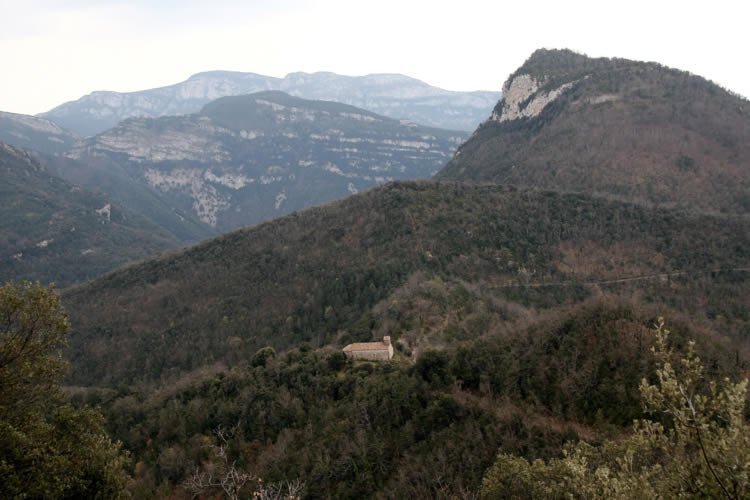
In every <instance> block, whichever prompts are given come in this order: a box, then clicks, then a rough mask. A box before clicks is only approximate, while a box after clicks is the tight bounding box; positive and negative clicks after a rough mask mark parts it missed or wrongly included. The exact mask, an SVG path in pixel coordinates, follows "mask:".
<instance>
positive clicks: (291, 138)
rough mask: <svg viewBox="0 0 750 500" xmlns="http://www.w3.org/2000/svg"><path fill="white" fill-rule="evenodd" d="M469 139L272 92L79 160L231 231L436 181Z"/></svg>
mask: <svg viewBox="0 0 750 500" xmlns="http://www.w3.org/2000/svg"><path fill="white" fill-rule="evenodd" d="M465 138H466V135H465V134H464V133H462V132H451V131H445V130H440V129H432V128H427V127H422V126H419V125H416V124H414V123H411V122H407V121H398V120H393V119H390V118H386V117H383V116H380V115H377V114H375V113H371V112H369V111H365V110H362V109H359V108H355V107H352V106H347V105H343V104H338V103H332V102H323V101H307V100H303V99H299V98H295V97H292V96H289V95H287V94H284V93H282V92H278V91H271V92H261V93H257V94H253V95H250V96H237V97H227V98H222V99H219V100H217V101H214V102H212V103H211V104H209V105H207V106H205V107H204V109H203V110H202V111H201V112H200V113H198V114H194V115H188V116H181V117H163V118H157V119H150V118H134V119H129V120H126V121H124V122H123V123H121V124H120V125H119V126H117V127H116V128H114V129H112V130H109V131H107V132H105V133H103V134H100V135H98V136H95V137H93V138H91V139H89V140H87V141H85V142H84V143H83V145H82V146H80V147H78V148H76V149H75V150H73V152H72V153H71V154H70V156H72V157H73V158H76V159H79V160H82V161H84V162H96V161H101V158H106V159H107V160H108V161H110V162H112V163H115V164H117V165H118V166H119V168H122V169H124V170H125V171H127V172H128V174H129V175H130V176H131V178H134V179H137V180H138V181H140V182H142V183H144V184H147V185H148V186H149V187H150V188H151V189H152V190H154V191H156V192H158V193H159V194H160V196H162V197H163V198H165V199H167V200H168V202H169V203H170V204H171V205H173V206H175V207H176V208H177V209H179V210H185V211H189V212H191V213H192V214H194V215H195V216H197V217H198V218H199V219H200V220H201V221H203V223H205V224H206V225H208V226H210V227H211V228H213V229H214V230H217V231H224V230H227V229H231V228H235V227H238V226H242V225H247V224H253V223H257V222H260V221H263V220H267V219H271V218H274V217H277V216H279V215H282V214H285V213H289V212H292V211H294V210H299V209H301V208H305V207H308V206H311V205H316V204H320V203H324V202H327V201H330V200H333V199H336V198H341V197H344V196H348V195H350V194H353V193H356V192H358V191H361V190H363V189H368V188H370V187H372V186H375V185H377V184H381V183H384V182H387V181H391V180H397V179H416V178H426V177H430V176H431V175H433V174H434V173H435V172H437V171H438V170H439V169H440V168H441V167H442V166H443V165H444V164H445V162H446V161H447V160H448V159H449V158H450V157H451V155H452V154H453V151H455V149H456V148H457V147H458V145H459V144H461V143H462V142H463V141H464V140H465Z"/></svg>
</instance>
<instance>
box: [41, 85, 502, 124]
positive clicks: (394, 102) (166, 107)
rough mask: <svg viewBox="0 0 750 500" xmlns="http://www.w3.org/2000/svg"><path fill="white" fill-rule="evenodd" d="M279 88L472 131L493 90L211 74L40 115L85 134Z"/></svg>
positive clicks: (96, 97)
mask: <svg viewBox="0 0 750 500" xmlns="http://www.w3.org/2000/svg"><path fill="white" fill-rule="evenodd" d="M263 90H282V91H284V92H286V93H288V94H291V95H294V96H298V97H302V98H306V99H316V100H329V101H337V102H342V103H345V104H350V105H353V106H357V107H361V108H364V109H367V110H370V111H374V112H376V113H379V114H382V115H385V116H389V117H392V118H398V119H409V120H412V121H415V122H417V123H421V124H425V125H428V126H432V127H438V128H446V129H455V130H466V131H471V130H473V129H474V128H476V126H477V124H479V122H480V121H482V120H484V119H486V118H487V116H488V115H489V113H490V110H491V109H492V106H493V105H494V103H495V102H496V101H497V99H498V97H499V94H498V93H497V92H481V91H479V92H451V91H448V90H443V89H439V88H436V87H432V86H430V85H427V84H426V83H424V82H421V81H419V80H415V79H413V78H409V77H407V76H403V75H387V74H386V75H368V76H362V77H350V76H342V75H337V74H334V73H291V74H289V75H287V76H286V77H284V78H283V79H282V78H273V77H269V76H263V75H256V74H253V73H236V72H228V71H214V72H207V73H199V74H197V75H194V76H192V77H190V78H189V79H188V80H186V81H184V82H181V83H178V84H175V85H170V86H168V87H161V88H157V89H151V90H144V91H139V92H130V93H119V92H93V93H91V94H89V95H87V96H84V97H82V98H81V99H78V100H77V101H72V102H68V103H65V104H62V105H61V106H58V107H56V108H54V109H52V110H51V111H49V112H47V113H44V114H43V115H42V116H43V117H45V118H47V119H50V120H52V121H54V122H55V123H58V124H60V125H62V126H64V127H66V128H69V129H70V130H75V131H76V132H78V133H79V134H81V135H84V136H90V135H94V134H96V133H99V132H103V131H104V130H106V129H109V128H111V127H114V126H115V125H116V124H117V123H118V122H120V121H122V120H124V119H126V118H131V117H136V116H140V117H159V116H166V115H180V114H189V113H195V112H197V111H199V110H200V109H201V107H202V106H203V105H205V104H207V103H208V102H210V101H213V100H215V99H218V98H220V97H226V96H234V95H242V94H250V93H254V92H259V91H263Z"/></svg>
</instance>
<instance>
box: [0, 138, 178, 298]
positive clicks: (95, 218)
mask: <svg viewBox="0 0 750 500" xmlns="http://www.w3.org/2000/svg"><path fill="white" fill-rule="evenodd" d="M0 198H1V199H2V204H0V283H4V282H5V281H8V280H19V279H30V280H39V281H41V282H43V283H49V282H52V281H54V282H56V283H57V284H58V285H59V286H61V287H64V286H67V285H70V284H73V283H77V282H81V281H85V280H88V279H91V278H93V277H96V276H100V275H101V274H103V273H105V272H107V271H111V270H112V269H114V268H116V267H118V266H121V265H123V264H125V263H127V262H131V261H133V260H138V259H142V258H144V257H147V256H152V255H155V254H158V253H159V252H160V251H163V250H165V249H167V248H174V247H176V246H178V245H179V241H178V240H177V239H176V238H175V237H173V236H172V235H170V234H168V233H167V232H165V231H162V230H161V229H160V228H159V227H158V226H156V225H155V224H153V223H151V222H150V221H148V220H146V219H144V218H143V217H140V216H138V215H136V214H134V213H131V212H129V211H127V210H124V209H122V208H121V207H120V205H119V204H116V203H114V202H112V200H111V199H109V198H108V197H107V196H105V195H102V194H99V193H92V192H90V191H87V190H85V189H82V188H80V187H77V186H74V185H72V184H69V183H67V182H66V181H64V180H63V179H61V178H59V177H56V176H54V175H52V174H51V173H50V172H49V171H48V170H47V169H45V168H44V167H43V166H42V165H40V164H39V163H38V162H37V161H36V160H35V159H34V158H32V157H31V156H30V155H29V154H28V153H26V152H24V151H22V150H19V149H16V148H13V147H11V146H8V145H6V144H3V143H0Z"/></svg>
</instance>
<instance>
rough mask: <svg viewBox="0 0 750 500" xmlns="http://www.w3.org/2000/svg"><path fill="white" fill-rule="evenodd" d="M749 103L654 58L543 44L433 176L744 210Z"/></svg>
mask: <svg viewBox="0 0 750 500" xmlns="http://www.w3.org/2000/svg"><path fill="white" fill-rule="evenodd" d="M748 165H750V103H748V101H747V100H746V99H743V98H741V97H739V96H737V95H735V94H732V93H731V92H729V91H727V90H725V89H722V88H721V87H719V86H718V85H716V84H714V83H711V82H710V81H708V80H706V79H704V78H701V77H699V76H696V75H692V74H689V73H686V72H683V71H678V70H674V69H670V68H666V67H664V66H661V65H659V64H656V63H643V62H636V61H629V60H625V59H608V58H600V59H592V58H588V57H586V56H584V55H581V54H576V53H574V52H571V51H567V50H538V51H536V52H534V54H533V55H532V56H531V57H530V58H529V59H528V60H527V61H526V63H525V64H524V65H523V66H521V67H520V68H519V69H518V70H516V71H515V72H514V73H513V74H512V75H511V76H510V77H509V78H508V80H507V81H506V83H505V86H504V89H503V98H502V100H501V101H500V102H499V103H498V104H497V106H496V107H495V111H494V112H493V114H492V117H491V118H490V119H489V120H487V121H486V122H484V123H483V124H482V125H481V126H480V127H479V129H478V130H477V131H476V133H475V134H474V135H473V136H472V137H471V139H470V140H469V141H467V142H466V143H465V144H464V145H463V146H461V148H460V149H459V150H458V152H457V153H456V155H455V157H454V158H453V160H452V161H451V162H450V163H449V164H448V165H447V166H446V167H445V169H444V170H443V171H441V172H440V173H439V174H438V175H437V176H436V178H437V179H440V180H462V181H482V182H495V183H500V184H506V185H517V186H528V187H535V188H541V189H554V190H566V191H580V192H586V193H592V194H600V195H607V196H611V197H616V198H618V199H624V200H629V201H635V202H640V203H648V204H652V205H660V206H676V207H682V208H689V209H692V210H704V211H715V212H729V213H743V214H746V213H748V210H750V169H748Z"/></svg>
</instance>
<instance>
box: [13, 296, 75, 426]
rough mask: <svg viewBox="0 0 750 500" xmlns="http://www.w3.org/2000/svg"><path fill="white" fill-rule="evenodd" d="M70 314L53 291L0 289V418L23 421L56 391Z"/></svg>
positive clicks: (61, 370) (61, 373) (60, 374)
mask: <svg viewBox="0 0 750 500" xmlns="http://www.w3.org/2000/svg"><path fill="white" fill-rule="evenodd" d="M68 329H69V326H68V318H67V316H66V314H65V312H64V311H63V309H62V306H61V305H60V297H59V296H58V295H57V293H55V291H54V289H47V288H43V287H42V286H40V285H39V284H38V283H37V284H31V283H29V282H22V283H18V284H12V283H9V284H6V285H5V286H2V287H0V381H2V383H0V420H2V421H5V422H8V423H10V424H18V423H22V422H23V421H24V420H25V419H26V415H28V414H30V413H35V412H39V411H41V409H42V407H43V406H44V405H45V404H46V403H47V402H48V401H49V399H50V398H53V397H55V396H56V395H57V390H58V384H59V382H60V379H61V377H62V375H63V371H64V370H65V368H66V363H65V362H64V361H63V360H62V358H61V357H60V354H59V351H60V349H61V348H62V347H63V345H64V343H65V337H66V335H67V333H68Z"/></svg>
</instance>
